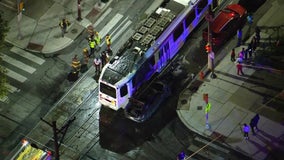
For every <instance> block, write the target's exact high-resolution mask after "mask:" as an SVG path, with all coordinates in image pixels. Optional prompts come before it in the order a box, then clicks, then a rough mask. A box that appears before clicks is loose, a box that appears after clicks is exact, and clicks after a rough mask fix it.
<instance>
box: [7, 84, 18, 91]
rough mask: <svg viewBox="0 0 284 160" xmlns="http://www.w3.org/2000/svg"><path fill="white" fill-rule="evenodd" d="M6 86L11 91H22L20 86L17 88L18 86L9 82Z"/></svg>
mask: <svg viewBox="0 0 284 160" xmlns="http://www.w3.org/2000/svg"><path fill="white" fill-rule="evenodd" d="M6 86H7V87H8V90H9V92H10V93H14V92H20V91H21V90H20V89H19V88H16V87H14V86H12V85H10V84H9V83H7V84H6Z"/></svg>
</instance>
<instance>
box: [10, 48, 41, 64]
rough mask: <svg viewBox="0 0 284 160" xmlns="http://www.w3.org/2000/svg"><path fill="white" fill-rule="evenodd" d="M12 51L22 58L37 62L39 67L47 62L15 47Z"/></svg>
mask: <svg viewBox="0 0 284 160" xmlns="http://www.w3.org/2000/svg"><path fill="white" fill-rule="evenodd" d="M10 51H12V52H13V53H16V54H18V55H20V56H22V57H24V58H26V59H28V60H30V61H33V62H35V63H37V64H39V65H42V64H43V63H44V62H45V60H44V59H42V58H39V57H37V56H35V55H33V54H31V53H29V52H27V51H25V50H23V49H21V48H18V47H15V46H14V47H12V48H11V50H10Z"/></svg>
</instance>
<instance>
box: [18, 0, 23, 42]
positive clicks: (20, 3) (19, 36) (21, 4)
mask: <svg viewBox="0 0 284 160" xmlns="http://www.w3.org/2000/svg"><path fill="white" fill-rule="evenodd" d="M23 7H24V2H22V0H17V8H18V16H17V18H18V20H17V23H18V36H17V37H18V39H20V40H21V39H22V38H23V36H22V33H21V20H22V17H23V13H22V11H23Z"/></svg>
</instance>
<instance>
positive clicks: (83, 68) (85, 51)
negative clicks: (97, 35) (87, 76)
mask: <svg viewBox="0 0 284 160" xmlns="http://www.w3.org/2000/svg"><path fill="white" fill-rule="evenodd" d="M82 53H83V57H84V62H83V64H82V66H81V73H84V72H86V71H87V70H88V62H89V52H88V49H87V48H84V49H83V52H82Z"/></svg>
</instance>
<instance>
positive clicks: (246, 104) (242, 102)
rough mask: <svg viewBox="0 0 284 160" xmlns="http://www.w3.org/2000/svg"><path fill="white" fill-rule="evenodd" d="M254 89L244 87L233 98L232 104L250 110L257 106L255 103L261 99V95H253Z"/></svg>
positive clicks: (231, 99)
mask: <svg viewBox="0 0 284 160" xmlns="http://www.w3.org/2000/svg"><path fill="white" fill-rule="evenodd" d="M253 91H254V90H253V89H251V88H247V87H245V86H242V87H240V88H239V89H238V91H236V92H235V93H234V94H233V95H232V96H231V98H230V99H229V100H230V101H231V102H233V103H235V104H238V106H240V107H242V108H246V109H249V108H250V107H251V106H253V105H254V104H255V101H256V100H258V99H259V95H257V92H256V93H253Z"/></svg>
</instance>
